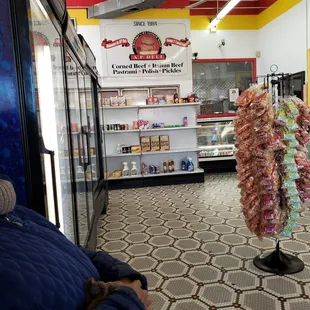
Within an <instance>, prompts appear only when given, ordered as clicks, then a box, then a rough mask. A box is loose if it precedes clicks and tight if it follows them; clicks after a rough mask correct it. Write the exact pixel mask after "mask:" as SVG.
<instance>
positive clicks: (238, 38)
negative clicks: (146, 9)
mask: <svg viewBox="0 0 310 310" xmlns="http://www.w3.org/2000/svg"><path fill="white" fill-rule="evenodd" d="M307 1H308V2H310V0H303V1H302V2H301V3H299V4H297V5H296V6H294V7H293V8H292V9H290V10H289V11H287V12H286V13H284V14H283V15H281V16H280V17H278V18H277V19H275V20H273V21H272V22H270V23H269V24H268V25H266V26H265V27H263V28H261V29H260V30H258V31H254V30H247V31H246V30H241V31H217V32H216V33H210V32H209V30H194V31H191V42H192V51H193V53H194V52H197V53H198V57H199V58H201V59H210V58H212V59H214V58H254V57H255V52H256V51H260V52H261V57H260V58H258V59H257V74H258V75H261V74H267V73H269V72H270V66H271V65H272V64H277V65H278V67H279V70H278V71H279V72H285V73H294V72H298V71H304V70H305V71H306V70H307V48H308V44H307ZM308 9H309V14H308V15H309V17H310V5H308ZM78 33H81V34H82V35H83V36H84V37H85V40H86V41H87V43H88V44H89V46H90V48H91V49H92V51H93V53H94V54H95V56H96V58H97V67H98V71H99V74H100V76H103V68H102V65H101V64H102V53H101V48H102V47H101V37H100V27H99V26H78ZM309 37H310V32H309ZM222 39H224V40H225V43H226V44H225V46H224V47H221V48H219V47H218V45H219V44H220V43H221V40H222ZM309 47H310V39H309ZM103 81H104V79H103ZM104 84H105V83H104ZM126 84H127V83H126V82H125V81H124V85H126ZM131 84H132V83H131ZM152 84H153V83H152ZM158 84H161V81H158ZM172 84H173V81H172ZM182 84H183V83H182ZM109 86H111V85H109ZM115 86H120V85H115ZM131 86H132V85H131ZM191 87H192V85H190V84H189V83H184V84H183V85H182V89H184V94H182V95H186V94H187V93H188V92H190V91H191Z"/></svg>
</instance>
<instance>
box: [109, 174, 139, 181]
mask: <svg viewBox="0 0 310 310" xmlns="http://www.w3.org/2000/svg"><path fill="white" fill-rule="evenodd" d="M142 177H143V176H142V174H138V175H129V176H128V177H119V178H112V177H110V178H105V180H109V181H116V180H129V179H138V178H142Z"/></svg>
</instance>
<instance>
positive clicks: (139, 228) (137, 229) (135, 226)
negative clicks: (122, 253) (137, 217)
mask: <svg viewBox="0 0 310 310" xmlns="http://www.w3.org/2000/svg"><path fill="white" fill-rule="evenodd" d="M145 230H146V226H144V225H142V224H132V225H128V226H126V227H125V231H127V232H129V233H137V232H143V231H145Z"/></svg>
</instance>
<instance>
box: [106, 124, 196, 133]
mask: <svg viewBox="0 0 310 310" xmlns="http://www.w3.org/2000/svg"><path fill="white" fill-rule="evenodd" d="M198 128H201V126H187V127H185V126H182V127H169V128H150V129H130V130H105V131H104V133H106V134H114V133H130V132H153V131H170V130H186V129H198Z"/></svg>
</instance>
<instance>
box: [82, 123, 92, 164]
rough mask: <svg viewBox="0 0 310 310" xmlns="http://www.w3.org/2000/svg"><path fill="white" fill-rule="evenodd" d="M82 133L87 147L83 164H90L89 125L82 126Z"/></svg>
mask: <svg viewBox="0 0 310 310" xmlns="http://www.w3.org/2000/svg"><path fill="white" fill-rule="evenodd" d="M82 133H83V135H85V136H86V148H87V163H85V166H90V163H91V161H90V139H89V136H90V132H89V126H83V128H82Z"/></svg>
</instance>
